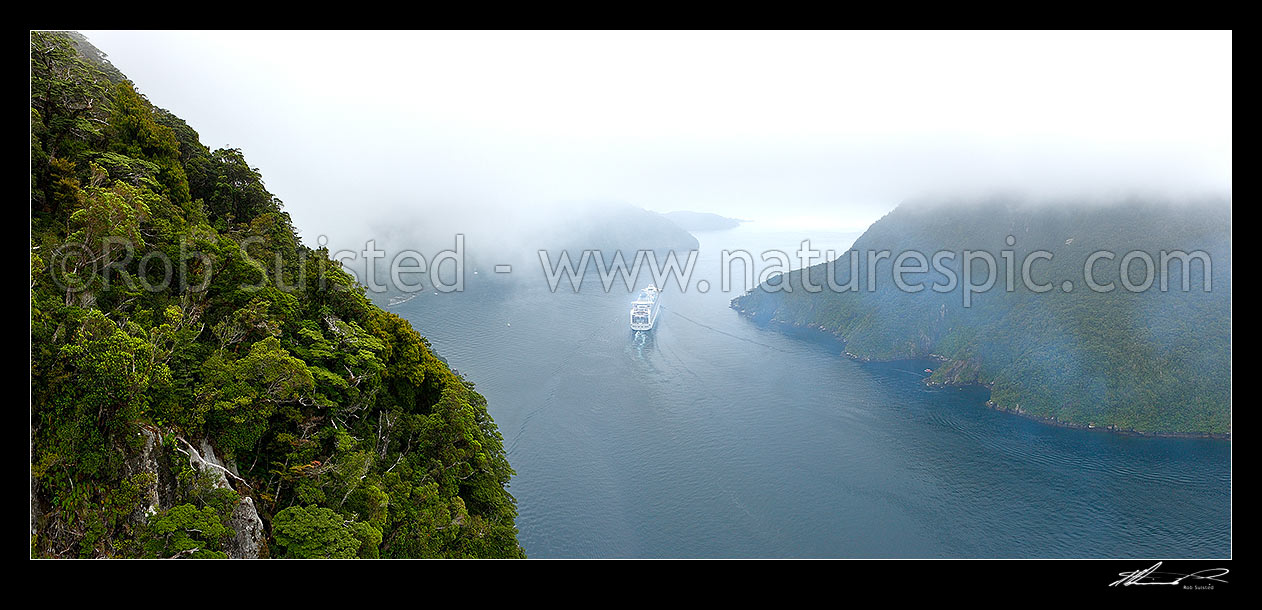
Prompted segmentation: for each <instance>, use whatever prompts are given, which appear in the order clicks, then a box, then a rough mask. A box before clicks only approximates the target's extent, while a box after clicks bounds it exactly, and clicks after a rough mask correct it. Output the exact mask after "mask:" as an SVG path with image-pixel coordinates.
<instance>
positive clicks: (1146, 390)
mask: <svg viewBox="0 0 1262 610" xmlns="http://www.w3.org/2000/svg"><path fill="white" fill-rule="evenodd" d="M1009 237H1011V242H1012V243H1013V244H1014V245H1008V241H1009ZM969 249H971V250H974V251H982V250H985V251H987V252H989V253H990V254H991V255H992V256H993V258H994V259H995V262H996V263H997V268H998V273H997V278H996V279H997V280H998V281H997V282H996V288H994V289H991V290H987V291H983V292H979V293H978V294H973V295H970V296H971V299H972V302H971V303H970V306H969V307H965V306H964V298H963V289H962V284H963V281H962V275H963V274H962V271H963V269H962V264H961V259H962V256H963V252H964V251H965V250H969ZM912 250H915V251H919V252H921V253H922V254H923V255H924V256H925V258H926V259H928V258H930V257H931V255H933V254H934V253H936V252H939V251H952V252H954V253H955V257H954V260H946V259H944V260H941V261H939V262H940V263H941V264H942V269H943V270H944V271H949V272H950V273H952V274H954V275H955V276H956V278H957V279H958V280H959V284H960V285H958V286H956V287H955V289H954V290H951V291H950V292H946V293H939V292H936V291H934V290H933V289H932V288H931V287H932V286H933V285H935V284H936V285H939V286H946V285H947V283H948V282H947V275H948V274H947V273H942V272H939V271H938V270H937V269H935V267H934V265H933V264H932V261H929V262H930V264H929V265H927V272H926V273H919V274H907V275H905V276H904V277H905V278H908V279H909V280H910V279H915V280H917V281H918V282H919V283H920V284H922V285H923V286H924V287H923V288H922V289H921V290H920V291H919V292H908V291H904V290H902V289H900V288H899V287H898V286H896V285H895V283H894V281H893V274H892V265H893V261H894V259H896V258H897V257H898V256H899V255H900V253H904V252H908V251H912ZM880 251H888V253H889V255H888V256H887V257H885V258H881V257H880V255H879V254H876V253H878V252H880ZM1004 251H1008V252H1009V254H1007V255H1005V254H1004ZM1035 251H1044V252H1048V253H1050V254H1051V255H1052V256H1051V258H1050V259H1046V258H1034V259H1033V262H1032V263H1031V265H1030V274H1029V275H1030V276H1031V279H1032V280H1033V285H1034V288H1036V289H1038V290H1042V289H1043V288H1044V287H1050V290H1047V291H1046V292H1036V290H1034V289H1031V288H1029V287H1027V286H1026V285H1025V282H1024V280H1023V277H1022V263H1023V262H1024V261H1025V260H1026V259H1027V257H1028V256H1029V255H1030V254H1031V253H1033V252H1035ZM1194 251H1202V252H1204V253H1205V254H1206V255H1207V256H1208V257H1209V259H1210V261H1211V263H1212V265H1211V268H1210V274H1211V275H1210V278H1209V279H1210V280H1211V285H1210V290H1209V291H1208V292H1207V291H1205V290H1203V288H1204V284H1203V281H1204V279H1205V277H1204V273H1203V272H1202V270H1201V261H1200V260H1192V261H1191V263H1190V264H1189V265H1188V268H1189V275H1188V278H1187V281H1188V284H1189V285H1190V287H1191V289H1190V290H1187V291H1184V290H1182V285H1183V282H1184V278H1183V270H1182V265H1183V263H1182V262H1181V261H1180V260H1177V258H1169V257H1171V256H1172V253H1177V252H1186V253H1191V252H1194ZM1097 252H1106V254H1102V255H1097V258H1095V260H1094V261H1092V263H1093V264H1092V281H1095V282H1097V284H1099V285H1103V286H1107V285H1109V284H1110V283H1111V284H1112V285H1113V286H1114V289H1113V290H1112V291H1111V292H1095V291H1093V290H1090V289H1089V288H1088V287H1087V285H1086V272H1085V270H1084V269H1085V265H1086V263H1087V262H1088V260H1089V259H1090V258H1091V257H1092V254H1093V253H1097ZM1132 252H1135V253H1136V254H1133V255H1131V258H1130V260H1129V263H1130V274H1129V275H1128V276H1127V280H1128V281H1130V282H1131V285H1134V286H1136V287H1138V286H1142V285H1143V284H1144V280H1145V273H1144V268H1145V263H1144V256H1143V255H1146V256H1147V257H1148V259H1149V260H1151V261H1153V265H1154V273H1153V275H1154V278H1153V284H1152V286H1151V287H1149V288H1148V289H1147V290H1142V291H1137V292H1131V291H1129V290H1127V289H1125V287H1124V285H1123V284H1122V283H1121V282H1122V277H1121V275H1120V273H1119V268H1120V263H1121V261H1122V260H1124V259H1125V258H1126V257H1127V255H1128V253H1132ZM1162 252H1165V253H1166V254H1167V256H1168V260H1167V263H1168V265H1167V273H1166V275H1167V278H1168V285H1167V290H1166V291H1162V290H1161V288H1160V280H1159V277H1158V276H1159V275H1160V271H1161V270H1160V262H1161V256H1162ZM1230 252H1231V209H1230V204H1229V203H1228V202H1227V201H1226V200H1211V201H1206V202H1195V203H1190V204H1188V203H1180V204H1175V203H1169V202H1156V201H1143V200H1127V201H1120V202H1117V203H1116V204H1113V205H1098V204H1075V203H1061V204H1057V205H1053V204H1046V205H1034V204H1030V203H1024V202H1020V201H1012V200H989V201H979V202H970V203H965V204H954V205H948V204H933V203H927V202H916V203H908V204H904V205H900V206H899V207H898V208H897V209H895V210H894V211H892V212H891V213H889V214H888V215H886V216H885V217H884V218H882V219H881V220H879V221H877V222H876V223H875V224H873V225H872V226H871V227H870V228H869V229H868V231H867V232H866V233H864V234H863V236H862V237H860V238H859V240H858V241H857V242H856V243H855V244H854V246H853V248H852V250H851V251H850V252H848V253H847V254H846V255H844V256H842V257H841V258H839V259H838V260H836V261H833V262H831V263H825V264H820V265H816V266H814V267H810V268H809V269H807V270H806V273H807V275H806V276H805V279H806V281H808V282H809V283H810V284H811V285H816V286H825V285H826V280H827V274H828V273H829V271H831V272H832V273H833V277H834V283H835V284H837V285H838V286H839V287H841V288H845V287H846V285H847V284H848V283H849V282H850V280H851V279H852V275H851V269H852V261H853V264H854V266H853V269H854V270H855V271H856V276H855V277H856V278H857V282H855V285H856V286H857V290H854V291H844V292H840V291H837V290H832V289H828V288H825V289H824V290H822V291H820V292H809V291H808V290H807V289H806V288H807V286H806V285H804V283H803V280H804V278H803V272H802V271H800V270H799V271H794V272H791V273H789V274H786V275H783V276H780V277H779V278H777V279H773V280H771V281H769V282H768V283H766V284H764V285H761V286H759V287H757V288H755V289H754V290H751V291H750V292H749V293H747V294H745V295H743V296H740V297H737V298H736V299H733V301H732V307H733V308H735V309H737V310H738V311H740V312H741V313H742V314H743V315H745V316H748V317H750V318H752V319H754V320H757V321H759V322H765V323H774V324H782V325H788V326H791V327H803V328H808V329H817V330H819V331H820V332H823V333H827V334H829V335H832V336H835V337H837V338H838V339H841V340H843V341H845V342H846V348H845V349H846V352H847V353H848V354H849V355H851V356H852V357H855V358H859V359H865V360H898V359H908V358H936V359H939V360H940V361H941V363H940V364H939V365H938V366H936V367H934V369H933V372H932V375H930V376H929V377H928V379H927V382H929V383H932V384H950V385H959V384H974V383H976V384H981V385H985V386H988V387H989V388H990V389H991V405H992V406H994V407H997V408H1001V409H1007V410H1011V411H1014V412H1019V413H1022V414H1026V415H1029V416H1032V417H1036V418H1041V419H1046V420H1048V421H1053V422H1055V423H1059V424H1064V425H1081V426H1089V427H1100V428H1111V429H1116V430H1124V431H1134V432H1140V433H1147V434H1174V435H1182V434H1192V435H1229V434H1230V427H1231V426H1230V420H1231V381H1230V380H1231V301H1230V299H1231V285H1230V270H1231V258H1230ZM1108 253H1111V256H1112V258H1109V254H1108ZM1139 253H1143V255H1141V254H1139ZM1005 256H1007V257H1010V258H1011V259H1012V260H1013V261H1014V264H1013V265H1012V267H1013V272H1014V273H1013V275H1014V278H1013V279H1014V290H1013V291H1011V292H1009V291H1008V290H1007V289H1006V280H1007V278H1006V277H1005V276H1006V275H1007V273H1006V271H1005V268H1004V264H1005V262H1006V260H1007V259H1006V258H1005ZM908 260H914V259H908ZM873 264H874V265H875V267H874V268H875V270H876V273H875V275H872V276H871V278H872V280H873V282H874V284H875V285H874V286H873V287H874V288H875V290H871V291H869V286H870V284H869V272H868V269H869V267H870V265H873ZM906 264H909V265H912V264H914V263H906ZM984 266H985V263H984V261H982V262H975V263H974V267H976V268H978V269H979V270H978V271H977V272H976V274H975V275H973V276H972V278H971V280H972V282H973V283H976V284H982V283H984V280H983V279H982V278H983V277H984V275H985V274H984V272H983V271H981V270H980V269H981V268H983V267H984ZM1066 282H1072V283H1073V284H1072V286H1070V285H1069V284H1067V283H1066ZM907 283H908V284H910V283H911V282H910V281H909V282H907ZM785 288H788V289H789V290H791V292H789V291H786V290H784V289H785ZM912 288H914V287H912ZM1066 288H1068V289H1070V291H1069V292H1065V289H1066Z"/></svg>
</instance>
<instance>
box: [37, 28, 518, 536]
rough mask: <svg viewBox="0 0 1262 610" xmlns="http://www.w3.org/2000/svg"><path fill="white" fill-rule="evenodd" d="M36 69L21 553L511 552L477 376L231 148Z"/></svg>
mask: <svg viewBox="0 0 1262 610" xmlns="http://www.w3.org/2000/svg"><path fill="white" fill-rule="evenodd" d="M30 52H31V123H30V125H31V219H30V220H31V276H30V278H31V287H30V290H31V308H30V314H31V319H30V325H31V326H30V332H31V396H30V415H31V420H30V434H31V481H30V483H31V553H32V556H37V557H225V556H231V557H521V556H524V551H523V549H522V548H521V547H520V546H519V544H518V543H517V539H516V536H517V530H516V527H515V525H514V519H515V517H516V501H515V500H514V498H513V497H512V496H511V495H510V494H509V493H508V491H507V487H508V483H509V479H510V477H511V476H512V475H513V471H512V469H511V468H510V466H509V464H508V462H507V459H506V458H505V455H504V450H503V446H502V437H501V436H500V434H499V432H498V431H497V429H496V426H495V423H494V422H493V421H492V419H491V417H490V415H489V414H488V413H487V409H486V401H485V399H484V398H483V397H482V396H481V395H479V394H478V393H477V392H476V391H475V389H474V386H473V383H471V382H470V381H468V380H466V379H464V378H462V377H461V376H460V375H458V374H456V373H454V372H453V371H452V370H450V369H449V368H448V367H447V366H446V365H445V364H444V363H443V362H442V361H441V360H440V359H439V358H438V357H437V356H436V355H435V354H434V352H433V351H432V349H431V348H430V345H429V343H428V342H427V341H426V340H425V339H424V338H423V337H422V336H421V335H420V334H418V333H417V331H416V330H414V329H413V328H412V327H411V326H410V325H409V324H408V323H407V322H406V321H404V320H402V319H401V318H399V317H397V316H395V315H393V314H390V313H387V312H385V311H382V310H381V309H379V308H378V307H376V306H374V305H373V304H372V303H371V302H370V301H369V300H368V299H367V298H366V297H365V295H364V292H363V290H362V288H361V287H359V286H358V285H357V284H356V283H355V281H354V279H353V278H352V277H351V276H349V275H348V274H346V273H345V272H344V271H343V270H342V269H341V267H340V266H339V265H338V264H337V263H335V262H333V261H331V260H330V259H329V256H328V255H329V253H328V252H327V250H324V249H311V248H309V247H307V246H306V245H304V244H303V243H301V241H300V240H299V239H298V237H297V235H296V233H295V230H294V227H293V225H292V223H291V221H290V217H289V215H288V214H287V213H286V212H285V211H284V207H283V205H282V203H281V201H280V200H279V199H277V198H276V197H275V196H273V194H272V193H270V192H268V190H267V189H266V187H265V186H264V183H263V180H262V177H261V176H260V175H259V173H258V171H257V170H256V169H254V168H251V167H250V165H249V164H248V163H247V162H246V160H245V158H244V156H243V154H242V152H241V151H240V150H235V149H220V150H213V151H212V150H210V149H208V148H207V147H205V146H203V145H202V144H201V142H200V141H199V138H198V134H197V132H196V131H194V129H193V128H192V127H190V126H189V125H187V124H186V123H185V122H184V121H182V120H181V119H179V118H178V117H177V116H175V115H173V114H171V113H170V112H167V111H165V110H162V109H160V108H157V107H155V106H153V105H152V104H151V103H149V101H147V100H146V98H145V97H144V96H143V95H142V94H141V93H140V92H139V88H138V86H137V85H135V84H133V83H131V82H129V81H128V80H126V79H125V77H124V76H123V75H122V74H121V73H119V71H118V70H116V69H115V68H114V67H113V66H111V65H110V64H109V62H108V61H106V60H105V58H104V55H102V54H101V53H100V52H99V51H97V50H96V49H95V48H93V47H92V46H91V45H90V44H89V43H88V42H87V41H86V40H85V39H83V38H82V37H81V36H79V35H77V34H73V33H55V32H34V33H32V34H31V47H30Z"/></svg>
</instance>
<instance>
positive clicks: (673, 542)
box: [391, 225, 1230, 557]
mask: <svg viewBox="0 0 1262 610" xmlns="http://www.w3.org/2000/svg"><path fill="white" fill-rule="evenodd" d="M697 237H698V239H699V240H700V242H701V248H700V250H699V258H698V261H697V269H698V271H697V275H696V276H695V277H696V279H698V280H700V279H706V280H708V281H710V282H711V284H712V286H714V287H716V288H715V289H712V290H711V291H710V292H707V293H701V292H699V291H697V290H695V289H691V290H689V291H688V292H679V291H678V289H676V288H673V286H670V285H668V288H667V290H666V291H665V293H664V294H663V296H662V298H663V308H664V309H663V312H662V314H661V316H660V318H659V320H658V323H657V327H656V328H655V329H654V330H653V331H651V332H650V333H645V334H640V335H636V334H634V333H632V332H630V331H629V330H628V328H627V309H628V306H629V303H630V301H631V300H632V298H633V296H634V295H633V294H628V293H627V292H626V291H625V290H623V289H621V288H620V287H616V288H615V289H614V290H613V291H612V292H610V293H605V292H603V291H602V290H601V289H600V288H601V286H600V282H599V281H598V279H596V278H595V277H594V275H595V274H592V276H593V277H589V278H588V279H587V281H586V282H585V283H584V285H583V289H582V291H581V292H579V293H574V292H572V291H571V290H569V289H568V288H563V289H562V290H559V291H557V292H556V293H552V292H549V291H548V289H547V287H546V282H545V281H544V280H543V277H542V274H541V272H539V270H537V269H535V270H533V271H527V273H536V274H538V279H537V280H536V281H529V276H528V278H527V281H525V282H515V283H512V284H502V285H495V284H488V283H486V282H471V283H470V285H469V286H468V289H467V290H466V291H465V292H464V293H451V294H440V295H433V294H431V293H428V292H427V293H423V294H422V295H421V296H419V297H417V298H415V299H413V300H411V301H409V302H407V303H404V304H402V305H399V306H397V307H394V308H391V310H392V311H394V312H395V313H398V314H400V315H402V316H404V317H406V318H407V319H409V320H410V321H411V322H412V323H413V324H414V325H415V327H416V328H417V329H418V330H419V331H420V332H421V333H422V334H423V335H425V336H427V337H428V338H429V340H430V341H431V342H432V344H433V346H434V347H435V349H436V350H437V351H438V353H439V354H440V355H442V356H443V357H444V358H446V359H447V360H448V361H449V362H450V364H451V365H452V367H453V368H455V369H457V370H459V371H461V372H462V373H464V374H466V375H467V376H468V377H469V378H470V379H472V380H473V381H475V382H476V383H477V389H478V391H479V392H481V393H483V394H484V395H485V396H486V397H487V399H488V401H489V409H490V412H491V414H492V416H493V417H494V418H495V421H496V423H497V424H498V426H499V429H500V431H501V432H502V433H503V435H504V439H505V447H506V449H507V452H508V459H509V461H510V463H511V464H512V465H513V467H514V469H516V471H517V476H516V477H515V478H514V479H513V481H512V484H511V487H510V491H511V492H512V493H513V494H514V495H515V496H516V497H517V499H518V503H519V510H520V516H519V518H518V521H517V523H518V527H519V529H520V531H521V533H520V540H521V542H522V544H523V545H524V547H525V549H526V551H527V553H528V554H529V555H530V556H533V557H1222V556H1227V555H1228V554H1229V553H1230V546H1229V545H1230V518H1229V516H1230V513H1229V510H1230V503H1229V500H1230V444H1229V443H1228V442H1223V441H1212V440H1192V439H1152V438H1133V437H1126V436H1120V435H1115V434H1108V433H1102V432H1098V431H1087V430H1074V429H1063V428H1055V427H1051V426H1047V425H1044V424H1041V423H1038V422H1034V421H1031V420H1028V419H1025V418H1022V417H1019V416H1015V415H1011V414H1007V413H1001V412H997V411H993V410H990V409H987V408H986V407H985V406H984V404H983V403H984V402H985V400H986V393H985V392H984V391H981V390H977V389H932V388H928V387H926V386H925V385H924V384H923V383H921V379H922V378H923V377H924V376H925V373H923V369H924V368H927V367H932V366H936V365H935V363H932V362H904V363H893V364H880V365H875V364H863V363H858V362H854V361H851V360H848V359H846V358H844V357H843V356H842V355H841V350H840V348H839V347H838V346H837V345H836V344H833V343H831V342H827V341H817V340H814V341H813V340H811V339H810V338H809V335H808V336H807V337H806V338H803V337H792V336H789V335H786V334H784V333H782V332H779V331H775V330H771V329H767V328H762V327H759V326H757V325H755V324H753V323H752V322H750V321H748V320H746V319H744V318H741V317H740V316H738V315H737V313H736V312H734V311H732V310H731V309H729V307H728V302H729V300H730V299H731V298H732V297H733V296H736V293H731V294H725V293H722V292H720V291H718V290H717V286H719V280H718V277H717V273H716V271H717V270H718V269H719V268H720V267H719V253H720V252H721V251H722V250H723V249H724V248H745V249H751V250H755V251H761V250H768V249H779V250H782V251H785V252H792V251H793V250H794V249H796V248H797V247H798V245H799V243H800V240H801V239H803V238H810V239H811V241H812V245H814V246H817V247H820V248H835V249H837V250H839V251H841V250H844V249H845V248H847V247H848V246H849V245H850V244H851V243H852V242H853V240H854V237H855V236H854V235H853V234H848V233H835V232H827V231H809V230H808V231H801V230H799V231H772V230H766V229H762V228H760V227H757V226H751V225H745V226H742V227H740V228H738V229H735V230H731V231H724V232H713V233H697ZM642 283H644V281H643V279H642V281H641V284H642ZM635 288H637V289H638V288H639V286H636V287H635Z"/></svg>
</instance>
